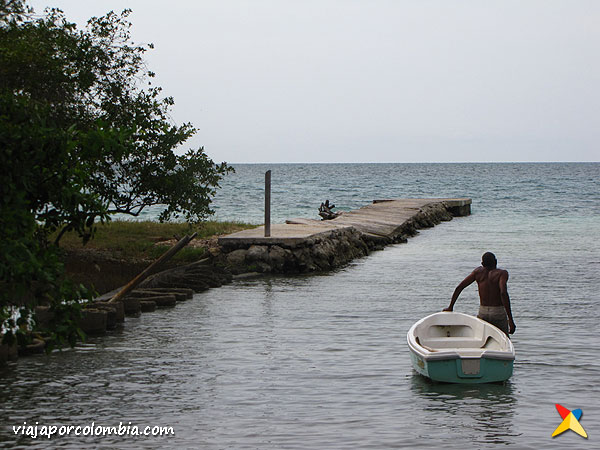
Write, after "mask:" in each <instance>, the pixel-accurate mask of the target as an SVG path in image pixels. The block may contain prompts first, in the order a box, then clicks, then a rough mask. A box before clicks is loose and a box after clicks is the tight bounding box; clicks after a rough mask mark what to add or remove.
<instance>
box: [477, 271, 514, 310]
mask: <svg viewBox="0 0 600 450" xmlns="http://www.w3.org/2000/svg"><path fill="white" fill-rule="evenodd" d="M473 274H474V275H475V281H477V288H478V290H479V302H480V304H481V306H502V292H503V291H504V292H506V281H507V280H508V272H507V271H506V270H503V269H488V268H486V267H483V266H482V267H478V268H477V269H475V270H474V271H473Z"/></svg>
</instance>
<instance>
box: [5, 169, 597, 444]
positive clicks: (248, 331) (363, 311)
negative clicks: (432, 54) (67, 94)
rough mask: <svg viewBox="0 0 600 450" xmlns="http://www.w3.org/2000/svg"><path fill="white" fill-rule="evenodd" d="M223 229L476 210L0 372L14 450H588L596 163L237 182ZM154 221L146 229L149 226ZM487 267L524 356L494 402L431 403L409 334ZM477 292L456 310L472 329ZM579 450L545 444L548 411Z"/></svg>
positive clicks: (207, 296)
mask: <svg viewBox="0 0 600 450" xmlns="http://www.w3.org/2000/svg"><path fill="white" fill-rule="evenodd" d="M235 168H236V173H235V174H233V175H231V176H228V177H227V178H226V179H225V180H223V183H222V185H223V188H222V190H221V191H220V192H219V194H218V195H217V197H216V199H215V203H214V209H215V211H216V217H217V218H218V219H222V220H240V221H246V222H252V223H257V224H259V223H261V222H262V220H263V206H264V197H263V188H264V184H263V183H264V172H265V171H266V170H272V183H273V193H272V201H273V211H272V218H273V222H283V221H284V220H285V219H287V218H292V217H313V218H318V216H317V209H318V206H319V205H320V203H321V202H323V201H324V200H325V199H329V200H330V202H332V203H334V204H335V205H336V207H337V209H339V210H349V209H354V208H358V207H360V206H363V205H365V204H368V203H370V202H371V201H372V200H373V199H379V198H403V197H470V198H472V199H473V205H472V215H471V216H469V217H461V218H455V219H454V220H452V221H450V222H444V223H442V224H440V225H437V226H436V227H434V228H431V229H427V230H422V231H421V233H420V234H419V235H418V236H416V237H413V238H411V239H409V241H408V243H406V244H400V245H394V246H390V247H387V248H386V249H385V250H383V251H379V252H374V253H372V254H371V255H370V256H368V257H365V258H361V259H358V260H355V261H353V262H352V263H350V264H348V265H347V266H345V267H342V268H340V269H339V270H336V271H334V272H330V273H324V274H317V275H302V276H277V277H264V278H258V279H252V280H240V281H235V282H234V283H232V284H229V285H226V286H223V287H221V288H218V289H211V290H209V291H207V292H204V293H201V294H196V295H195V296H194V298H193V299H192V300H190V301H187V302H184V303H179V304H178V305H177V307H176V308H174V309H171V310H160V311H156V312H153V313H145V314H144V315H142V316H141V317H140V318H137V319H127V321H126V324H125V327H124V328H123V329H122V330H121V331H118V332H114V333H110V334H108V335H106V336H103V337H98V338H92V339H89V340H88V341H87V343H85V344H82V345H79V346H78V347H76V348H75V349H73V350H67V351H63V352H60V353H53V354H52V355H51V356H49V357H48V356H34V357H27V358H21V359H20V360H19V361H18V362H17V363H16V364H12V365H10V366H9V367H8V368H7V369H4V370H3V371H0V423H1V424H2V425H1V428H0V447H2V446H4V447H6V448H26V447H27V448H73V449H75V448H81V447H82V446H86V445H87V446H93V447H95V448H174V447H183V448H206V449H229V448H231V449H246V448H248V449H367V448H372V449H386V448H450V449H452V448H456V449H464V448H495V447H507V448H531V449H539V448H574V449H580V448H597V447H598V445H600V387H599V386H598V382H599V380H600V337H599V331H598V323H599V317H598V308H599V306H600V289H599V288H600V285H599V278H600V244H599V242H598V239H599V236H600V189H599V184H598V180H599V179H600V164H591V163H581V164H314V165H313V164H298V165H296V164H290V165H266V164H265V165H235ZM149 217H152V216H149ZM485 251H493V252H494V253H495V254H496V256H497V258H498V263H499V266H500V267H502V268H505V269H507V270H508V271H509V273H510V279H509V282H508V287H509V294H510V296H511V301H512V308H513V314H514V317H515V322H516V325H517V330H516V333H515V334H514V335H513V343H514V346H515V349H516V353H517V357H516V361H515V366H514V374H513V376H512V378H511V379H510V380H509V381H508V382H506V383H504V384H492V385H479V386H478V385H470V386H468V385H465V386H463V385H451V384H435V383H431V382H430V381H429V380H427V379H426V378H424V377H422V376H420V375H418V374H417V373H416V372H414V370H413V369H412V367H411V363H410V357H409V353H408V348H407V345H406V333H407V331H408V329H409V327H410V326H411V325H412V324H413V323H414V322H415V321H417V320H418V319H420V318H422V317H424V316H425V315H428V314H431V313H433V312H436V311H439V310H441V309H442V308H444V307H445V306H447V305H448V303H449V301H450V296H451V295H452V292H453V290H454V288H455V286H456V284H458V283H459V282H460V281H461V280H462V279H463V278H464V277H465V276H466V275H468V274H469V273H470V271H471V270H473V268H475V267H476V266H477V265H478V264H479V263H480V258H481V255H482V253H484V252H485ZM477 307H478V299H477V289H476V287H475V286H470V287H469V288H467V289H466V290H465V291H464V292H463V294H462V295H461V297H460V298H459V300H458V302H457V304H456V306H455V310H456V311H460V312H466V313H470V314H475V313H476V311H477ZM556 403H559V404H561V405H563V406H564V407H566V408H568V409H570V410H573V409H577V408H579V409H581V410H582V411H583V415H582V417H581V419H580V423H581V425H582V426H583V427H584V428H585V430H586V431H587V433H588V436H589V437H588V439H587V440H586V439H583V438H581V437H580V436H578V435H576V434H575V433H573V432H572V431H567V432H565V433H563V434H561V435H559V436H557V437H555V438H551V434H552V432H553V431H554V429H555V428H556V427H557V426H558V425H559V424H560V423H561V421H562V419H561V417H560V416H559V414H558V412H557V410H556V407H555V404H556ZM36 422H37V423H39V426H42V425H72V426H86V425H90V424H91V423H94V424H95V425H96V426H97V425H102V426H118V425H119V424H120V423H122V424H124V425H127V424H130V425H131V426H139V427H140V428H143V427H145V426H150V427H154V426H170V427H173V430H174V432H175V435H169V436H163V437H142V436H127V435H126V436H115V435H112V436H74V435H69V436H62V437H58V436H55V437H53V438H52V439H50V440H49V439H42V438H37V439H32V438H31V437H29V436H27V435H23V434H20V435H19V434H15V433H14V432H13V429H12V427H13V426H19V425H23V423H27V424H28V425H32V424H33V425H35V424H36Z"/></svg>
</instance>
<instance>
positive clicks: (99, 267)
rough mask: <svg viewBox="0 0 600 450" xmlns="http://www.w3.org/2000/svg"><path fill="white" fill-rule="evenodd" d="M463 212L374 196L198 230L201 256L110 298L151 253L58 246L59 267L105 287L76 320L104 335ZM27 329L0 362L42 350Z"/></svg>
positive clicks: (349, 256)
mask: <svg viewBox="0 0 600 450" xmlns="http://www.w3.org/2000/svg"><path fill="white" fill-rule="evenodd" d="M470 213H471V199H403V200H375V201H374V202H373V204H372V205H367V206H365V207H363V208H360V209H358V210H355V211H350V212H348V213H344V214H342V215H340V216H339V217H337V218H335V219H333V220H327V221H318V220H311V219H291V220H288V221H287V223H286V224H278V226H275V227H273V235H272V236H270V237H264V236H262V237H261V232H262V228H263V227H255V228H250V229H245V230H243V231H238V232H236V233H233V234H229V235H221V236H218V235H213V236H210V237H208V238H206V239H202V238H201V239H198V241H196V243H195V246H196V247H200V246H203V247H205V248H206V251H205V252H203V257H201V258H197V259H196V261H194V262H191V263H190V262H186V261H171V262H169V263H168V265H166V267H164V268H163V269H162V270H161V271H160V272H158V273H155V274H153V275H150V276H149V277H148V278H146V279H145V280H143V281H142V282H141V283H140V284H139V285H137V286H136V287H135V288H134V289H133V290H132V291H131V292H129V293H128V294H127V295H126V296H125V297H124V298H123V299H122V300H120V301H116V302H110V299H111V298H112V296H113V295H114V294H115V293H116V289H117V288H119V287H120V286H124V285H125V284H127V283H128V282H129V281H130V280H131V279H132V278H134V277H136V276H137V275H138V274H139V273H141V272H142V271H144V270H145V269H146V268H147V267H148V265H149V264H150V263H151V262H152V260H148V259H142V258H123V257H120V258H117V257H116V256H115V255H114V254H109V253H108V252H107V251H106V250H97V249H96V250H90V249H85V250H79V251H74V250H70V251H67V252H66V253H65V274H67V275H69V276H70V277H71V278H72V279H73V281H74V282H79V283H82V284H84V285H85V284H86V283H87V284H89V285H91V284H94V285H95V288H96V290H97V291H98V292H100V290H102V291H104V292H101V293H102V294H104V295H101V296H100V297H98V298H96V299H95V300H94V301H92V302H89V303H86V304H85V305H83V307H82V316H81V319H80V322H79V327H80V328H81V329H82V331H83V332H84V333H85V334H87V335H103V334H106V333H107V332H109V331H110V330H113V329H115V328H117V327H119V326H123V325H124V322H125V317H126V316H130V317H139V316H140V315H141V314H142V313H143V312H150V311H154V310H156V309H157V308H172V307H175V306H176V304H177V303H178V302H180V301H186V300H188V299H191V298H192V297H193V294H194V293H197V292H203V291H205V290H207V289H210V288H215V287H220V286H222V285H223V284H227V283H231V282H232V281H233V280H234V279H238V278H246V277H249V276H261V275H268V274H283V275H285V274H290V275H291V274H299V273H322V272H326V271H331V270H334V269H337V268H339V267H341V266H343V265H345V264H348V263H349V262H350V261H352V260H354V259H356V258H360V257H364V256H367V255H369V254H370V253H371V252H373V251H376V250H381V249H383V248H384V247H386V246H387V245H390V244H395V243H403V242H406V241H407V240H408V238H410V237H411V236H415V235H416V234H418V230H419V229H424V228H431V227H433V226H435V225H437V224H439V223H441V222H444V221H449V220H452V218H453V217H461V216H467V215H470ZM162 243H164V241H161V244H162ZM167 243H169V244H170V243H171V240H168V241H167ZM96 283H97V284H96ZM36 319H37V321H38V325H39V327H40V328H41V329H43V328H44V326H45V325H46V326H47V325H48V324H49V323H51V321H52V319H53V317H52V314H51V312H50V311H49V310H48V308H47V307H43V306H38V307H37V308H36ZM32 336H33V339H32V342H31V343H30V344H29V345H27V346H24V347H20V348H17V347H16V343H15V345H14V346H12V347H9V346H7V345H0V365H2V363H3V362H5V361H14V360H15V359H16V358H17V356H18V355H21V356H25V355H30V354H35V353H43V352H44V351H45V340H44V338H43V336H41V335H39V334H37V333H36V332H35V331H34V332H33V333H32Z"/></svg>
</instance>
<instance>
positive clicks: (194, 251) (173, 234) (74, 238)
mask: <svg viewBox="0 0 600 450" xmlns="http://www.w3.org/2000/svg"><path fill="white" fill-rule="evenodd" d="M254 227H256V225H250V224H245V223H237V222H216V221H210V222H202V223H199V224H188V223H160V222H151V221H143V222H142V221H140V222H136V221H120V220H115V221H111V222H109V223H107V224H98V225H97V228H96V233H95V235H94V238H93V239H91V240H90V241H89V242H88V243H87V244H86V245H85V246H83V244H82V242H81V239H80V238H79V236H78V235H77V233H74V232H70V233H65V235H64V236H63V237H62V239H61V241H60V246H61V247H62V248H64V249H67V250H80V249H85V248H90V249H96V250H102V251H107V252H111V253H115V254H116V255H118V256H119V257H122V258H134V259H156V258H158V257H159V256H160V255H162V254H163V253H164V252H165V251H166V250H167V249H168V248H169V245H166V246H163V245H156V244H157V243H158V242H163V241H167V240H170V239H180V238H182V237H183V236H185V235H186V234H192V233H194V232H197V233H198V236H197V237H196V239H195V240H197V239H209V238H211V237H214V236H218V235H222V234H230V233H235V232H236V231H240V230H245V229H248V228H254ZM192 242H193V241H192ZM204 251H205V249H204V248H202V247H189V246H188V247H186V248H184V249H183V250H181V251H180V252H179V253H178V254H177V255H176V256H175V257H174V259H175V260H179V261H195V260H197V259H198V258H199V257H201V256H202V254H203V253H204Z"/></svg>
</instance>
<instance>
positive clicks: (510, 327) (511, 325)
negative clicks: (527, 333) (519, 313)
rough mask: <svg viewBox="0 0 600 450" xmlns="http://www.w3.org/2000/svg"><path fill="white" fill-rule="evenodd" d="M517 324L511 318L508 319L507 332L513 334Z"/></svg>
mask: <svg viewBox="0 0 600 450" xmlns="http://www.w3.org/2000/svg"><path fill="white" fill-rule="evenodd" d="M516 329H517V326H516V325H515V321H514V320H512V319H508V334H513V333H514V332H515V330H516Z"/></svg>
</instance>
